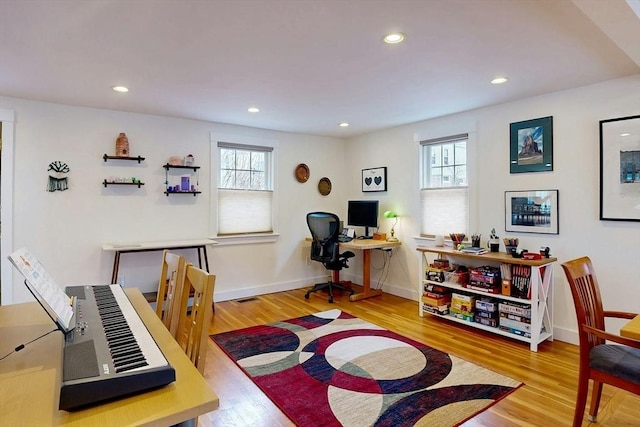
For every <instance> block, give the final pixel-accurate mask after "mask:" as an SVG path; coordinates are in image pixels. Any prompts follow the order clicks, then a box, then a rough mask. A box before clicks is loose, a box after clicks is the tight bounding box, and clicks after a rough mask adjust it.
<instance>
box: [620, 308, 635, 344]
mask: <svg viewBox="0 0 640 427" xmlns="http://www.w3.org/2000/svg"><path fill="white" fill-rule="evenodd" d="M620 335H621V336H623V337H627V338H633V339H635V340H640V314H638V315H637V316H636V317H634V318H633V319H631V320H630V321H629V323H627V324H626V325H624V326H623V327H622V328H620Z"/></svg>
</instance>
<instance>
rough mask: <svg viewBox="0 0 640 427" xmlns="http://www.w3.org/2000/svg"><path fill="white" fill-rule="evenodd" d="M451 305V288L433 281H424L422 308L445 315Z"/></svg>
mask: <svg viewBox="0 0 640 427" xmlns="http://www.w3.org/2000/svg"><path fill="white" fill-rule="evenodd" d="M450 306H451V289H449V288H447V287H445V286H441V285H438V284H434V283H425V284H424V289H423V292H422V309H423V310H424V311H426V312H429V313H434V314H440V315H445V314H447V313H449V307H450Z"/></svg>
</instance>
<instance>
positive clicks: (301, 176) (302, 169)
mask: <svg viewBox="0 0 640 427" xmlns="http://www.w3.org/2000/svg"><path fill="white" fill-rule="evenodd" d="M296 179H297V180H298V182H307V180H308V179H309V166H307V165H305V164H304V163H300V164H299V165H298V166H296Z"/></svg>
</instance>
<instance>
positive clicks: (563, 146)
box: [346, 75, 640, 342]
mask: <svg viewBox="0 0 640 427" xmlns="http://www.w3.org/2000/svg"><path fill="white" fill-rule="evenodd" d="M634 114H640V76H639V75H636V76H633V77H629V78H624V79H617V80H612V81H609V82H604V83H600V84H596V85H592V86H587V87H582V88H578V89H574V90H568V91H563V92H557V93H552V94H548V95H545V96H539V97H536V98H530V99H525V100H520V101H517V102H511V103H508V104H502V105H497V106H492V107H487V108H482V109H478V110H474V111H469V112H465V113H460V114H456V115H451V116H447V117H442V118H438V119H434V120H427V121H423V122H419V123H414V124H411V125H408V126H402V127H398V128H394V129H389V130H386V131H384V132H377V133H374V134H370V135H365V136H361V137H358V138H353V139H351V140H349V141H348V144H347V151H346V155H347V157H348V158H349V159H350V163H349V165H350V168H349V169H350V173H351V176H350V181H351V180H356V179H357V176H356V175H357V173H359V171H360V170H361V169H363V168H369V167H377V166H387V168H388V179H389V191H388V192H387V193H377V194H379V199H380V200H381V204H382V205H383V206H384V207H385V209H386V208H393V209H394V210H396V211H398V213H399V214H400V215H402V217H401V218H400V224H399V226H398V227H396V230H397V235H399V238H400V239H401V240H402V241H403V243H404V245H403V247H402V249H401V250H399V251H398V254H397V255H398V256H397V257H395V258H393V260H392V264H391V269H390V274H389V276H388V279H387V285H386V287H385V289H388V290H390V291H393V292H394V293H398V294H407V293H413V298H416V297H417V286H418V285H417V283H418V282H417V280H418V260H419V257H418V254H417V253H416V251H415V248H416V246H417V244H416V241H415V239H414V237H415V236H418V235H419V233H420V223H419V220H418V218H419V212H420V206H419V195H418V173H419V164H418V158H417V154H418V151H417V147H416V145H417V144H416V142H415V139H414V137H415V136H419V137H420V138H419V139H425V138H430V137H438V136H447V135H451V134H458V133H463V132H471V133H474V137H475V144H476V145H477V147H475V148H476V150H475V151H476V156H475V158H472V159H470V160H471V161H472V162H474V163H475V166H476V179H477V182H478V187H479V194H478V200H477V205H476V208H477V229H473V230H471V231H472V232H478V233H482V235H483V236H487V235H488V234H489V231H490V230H491V228H494V227H495V229H496V231H497V232H498V234H499V235H500V236H502V237H504V236H506V235H509V236H516V237H519V238H520V241H521V242H522V243H521V245H520V248H521V249H522V248H528V249H530V250H536V249H538V248H539V247H540V246H549V247H550V248H551V253H552V255H553V256H555V257H557V258H558V262H557V263H556V266H555V269H554V273H555V292H554V296H555V307H554V317H555V326H556V329H555V332H556V337H557V338H558V339H561V340H566V341H570V342H577V341H576V339H577V336H576V335H575V331H576V327H577V326H576V320H575V315H574V308H573V302H572V299H571V294H570V291H569V289H568V285H567V283H566V279H565V277H564V273H563V271H562V268H561V267H560V264H561V263H562V262H564V261H568V260H570V259H573V258H577V257H580V256H583V255H587V256H589V257H591V259H592V261H593V262H594V264H595V268H596V269H597V271H598V279H599V281H600V286H601V291H602V298H603V302H604V306H605V308H608V309H612V310H614V309H615V310H623V311H632V312H640V286H638V285H639V284H640V223H638V222H612V221H600V220H599V219H598V217H599V171H600V169H599V168H600V166H599V128H598V122H599V121H600V120H604V119H610V118H615V117H624V116H629V115H634ZM545 116H553V133H554V136H553V163H554V164H553V169H554V170H553V172H538V173H520V174H513V175H512V174H510V173H509V123H512V122H518V121H523V120H529V119H534V118H538V117H545ZM534 189H543V190H544V189H558V190H559V198H560V200H559V207H560V212H559V219H560V227H559V228H560V234H558V235H547V234H530V233H512V232H510V233H507V232H505V220H504V192H505V191H509V190H510V191H521V190H534ZM352 191H353V192H355V191H356V189H355V188H352ZM355 194H356V193H351V194H350V196H354V195H355ZM483 241H485V240H484V238H483ZM416 310H417V308H416ZM618 327H619V323H618V324H613V323H612V325H611V328H612V330H615V329H616V328H618Z"/></svg>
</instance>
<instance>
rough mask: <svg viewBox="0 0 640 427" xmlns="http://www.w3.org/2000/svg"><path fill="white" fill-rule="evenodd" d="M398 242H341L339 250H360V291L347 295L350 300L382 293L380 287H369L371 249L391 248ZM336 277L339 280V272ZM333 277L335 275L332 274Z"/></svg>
mask: <svg viewBox="0 0 640 427" xmlns="http://www.w3.org/2000/svg"><path fill="white" fill-rule="evenodd" d="M400 244H401V243H400V242H387V241H386V240H373V239H354V240H352V241H350V242H341V243H340V250H353V251H358V252H362V292H360V293H357V294H353V295H351V296H350V297H349V299H350V300H351V301H358V300H361V299H365V298H370V297H375V296H378V295H382V290H381V289H371V251H372V250H373V249H383V248H393V247H395V246H400ZM336 273H337V276H338V277H336V279H338V280H339V272H337V271H336ZM334 277H335V276H334Z"/></svg>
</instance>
